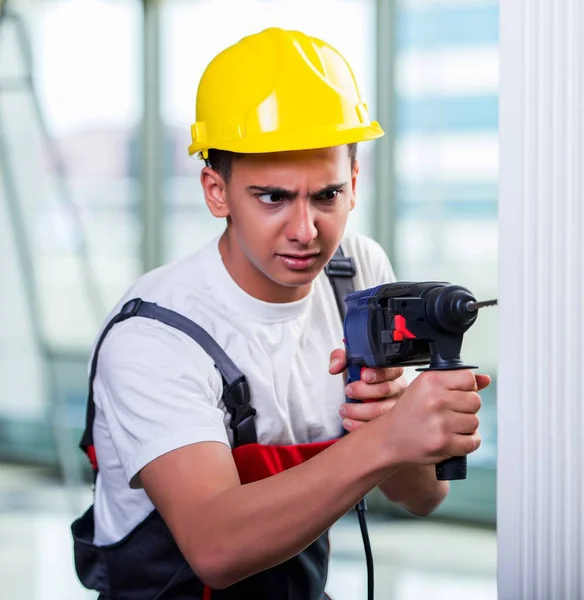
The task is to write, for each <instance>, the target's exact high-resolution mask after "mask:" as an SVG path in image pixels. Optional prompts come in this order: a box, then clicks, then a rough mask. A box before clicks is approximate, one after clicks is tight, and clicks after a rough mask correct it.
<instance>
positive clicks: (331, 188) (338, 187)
mask: <svg viewBox="0 0 584 600" xmlns="http://www.w3.org/2000/svg"><path fill="white" fill-rule="evenodd" d="M344 187H347V182H345V183H331V184H330V185H326V186H325V187H323V188H322V189H321V190H318V192H315V193H314V194H312V197H313V198H317V197H318V196H322V195H323V194H326V193H327V192H336V191H337V190H341V189H343V188H344Z"/></svg>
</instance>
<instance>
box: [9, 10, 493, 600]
mask: <svg viewBox="0 0 584 600" xmlns="http://www.w3.org/2000/svg"><path fill="white" fill-rule="evenodd" d="M0 5H2V10H3V11H4V12H2V17H0V266H1V274H2V292H3V293H2V295H1V299H0V303H1V304H0V306H1V310H0V577H1V579H2V581H7V582H8V586H9V587H8V589H9V590H10V592H9V595H7V596H6V597H7V598H10V599H11V600H25V599H26V600H29V599H34V600H37V598H38V599H40V598H43V600H50V599H52V598H59V599H63V598H71V599H73V598H92V597H95V595H92V594H91V593H90V592H87V591H84V590H83V589H82V588H81V586H80V585H79V584H78V582H77V581H76V578H75V575H74V572H73V566H72V562H71V548H70V542H69V532H68V526H69V523H70V521H71V519H72V518H74V517H75V516H76V515H77V514H78V513H79V511H81V510H83V509H84V508H85V507H86V505H87V504H88V503H89V502H90V501H91V491H90V484H89V479H88V473H89V471H88V465H87V464H86V461H85V459H84V458H83V456H82V455H81V453H80V452H79V451H78V448H77V443H78V440H79V436H80V433H81V430H82V427H83V423H84V412H85V402H86V392H87V382H86V376H87V358H88V355H89V351H90V348H91V344H92V343H93V340H94V336H95V334H96V332H97V329H98V327H99V325H100V323H101V321H102V319H103V318H104V317H105V315H106V313H107V312H108V311H109V309H110V308H111V307H112V305H113V304H114V303H115V302H116V301H117V300H118V298H119V297H120V296H121V294H123V293H124V291H125V290H126V288H127V287H128V286H129V285H130V284H131V283H132V281H133V280H134V279H135V278H137V277H138V276H139V275H140V274H141V273H143V272H144V271H146V270H149V269H151V268H154V267H156V266H158V265H159V264H162V263H163V262H167V261H171V260H175V259H177V258H179V257H182V256H184V255H186V254H188V253H191V252H194V251H196V250H197V249H198V248H200V247H201V246H202V245H203V244H205V243H206V242H207V241H209V240H211V239H212V238H213V237H215V236H217V235H218V234H219V233H220V232H221V230H222V227H223V223H222V222H220V221H217V220H215V219H214V218H213V217H212V216H210V215H209V213H208V211H207V209H206V206H205V204H204V202H203V198H202V194H201V191H200V187H199V181H198V173H199V169H200V167H201V165H200V163H199V162H198V161H194V160H192V159H190V158H189V157H188V155H187V152H186V148H187V146H188V144H189V135H190V133H189V127H190V124H191V123H192V122H193V121H194V115H195V96H196V87H197V83H198V80H199V77H200V75H201V74H202V71H203V69H204V67H205V65H206V64H207V63H208V61H209V60H210V59H211V58H212V57H213V56H214V55H215V54H216V53H217V52H218V51H219V50H221V49H222V48H223V47H225V46H227V45H229V44H231V43H234V42H235V41H237V40H238V39H240V38H241V37H243V36H244V35H246V34H248V33H251V32H254V31H259V30H260V29H263V28H265V27H268V26H273V25H275V26H281V27H285V28H292V29H294V28H296V29H300V30H302V31H305V32H306V33H309V34H312V35H314V36H316V37H320V38H323V39H325V40H327V41H328V42H330V43H331V44H333V45H334V46H336V47H337V48H338V49H339V50H340V51H341V52H342V53H343V54H344V55H345V56H346V58H347V59H348V60H349V62H350V64H351V65H352V67H353V68H354V71H355V74H356V76H357V79H358V80H359V82H360V84H361V89H362V92H363V96H364V97H365V99H366V100H367V102H368V105H369V107H370V109H371V112H372V115H373V116H374V118H377V119H378V120H380V121H381V124H382V126H383V127H384V128H385V129H386V131H387V135H386V136H385V137H384V138H382V139H381V140H378V141H376V142H373V143H367V144H363V145H361V146H360V148H359V159H360V163H361V175H360V178H359V184H358V185H359V188H358V202H357V208H356V209H355V211H354V213H353V214H352V217H351V219H350V224H349V229H350V230H352V231H359V232H362V233H365V234H368V235H371V236H372V237H374V238H375V239H377V240H378V241H380V243H382V244H383V246H384V247H385V248H386V249H387V251H388V253H389V254H390V258H391V260H392V262H393V265H394V269H395V271H396V273H397V275H398V278H400V279H408V280H430V279H433V280H443V281H451V282H453V283H458V284H461V285H465V286H467V287H468V288H470V289H471V290H472V291H473V292H474V293H475V295H476V296H477V297H478V298H491V297H496V295H497V289H496V288H497V185H498V181H497V165H498V73H499V62H498V26H499V24H498V18H499V14H498V3H497V2H496V1H494V0H319V1H318V2H314V1H312V2H309V1H307V0H161V1H158V2H154V1H150V0H143V2H140V1H139V0H115V1H114V0H59V1H55V0H13V1H12V2H8V3H4V4H2V2H1V1H0ZM496 318H497V313H496V310H485V311H483V312H482V313H481V315H480V317H479V319H478V321H477V324H476V325H475V326H474V327H473V328H472V329H471V331H470V332H469V334H468V335H467V337H466V338H465V343H464V347H463V357H464V358H465V359H466V360H467V361H469V362H470V363H473V364H475V365H479V366H480V369H481V370H482V371H483V372H486V373H489V374H490V375H491V376H492V378H493V385H491V386H490V387H489V388H488V389H487V390H485V391H484V392H483V393H482V396H483V409H482V410H481V416H482V419H481V423H482V425H481V432H482V435H483V444H482V446H481V448H480V449H479V451H477V452H476V453H475V454H473V455H472V456H471V457H469V478H468V479H467V480H466V481H464V482H458V483H455V484H453V486H452V492H451V495H450V497H449V498H448V499H447V500H446V501H445V503H444V504H443V505H442V506H441V507H440V509H439V510H438V511H437V512H436V513H435V515H433V516H431V517H427V518H424V519H417V518H411V517H409V516H407V515H405V514H404V513H403V512H402V511H400V510H398V509H397V508H395V507H391V506H389V505H388V504H387V503H386V502H382V501H380V500H379V499H378V498H375V497H373V498H372V503H371V510H370V522H371V525H370V527H371V534H372V538H373V544H374V552H375V554H376V575H377V579H378V590H379V592H378V593H379V594H386V595H380V596H379V597H380V598H395V599H397V600H406V599H410V598H416V599H419V598H422V597H424V598H425V597H428V598H434V599H435V598H442V597H444V598H451V599H452V598H458V597H460V598H463V597H464V598H470V597H472V598H473V599H475V600H477V599H478V600H481V599H482V598H485V599H487V598H495V597H496V574H495V563H496V556H495V552H496V544H495V526H496V523H495V471H496V462H495V459H496V442H497V431H496V420H495V415H496V394H495V390H496V378H497V372H496V364H497V343H496V342H497V340H496V335H495V332H496V328H497V324H496ZM49 543H50V544H56V545H55V546H54V548H55V550H54V551H51V552H47V551H46V547H47V546H46V545H47V544H49ZM364 582H365V563H364V559H363V551H362V545H361V538H360V535H359V532H358V527H357V526H356V525H355V522H354V519H353V518H352V516H351V515H347V517H346V518H345V519H344V520H343V521H342V522H341V523H340V524H339V526H338V527H337V526H335V528H334V531H333V562H332V566H331V576H330V583H329V587H330V593H331V595H333V597H334V598H335V599H336V600H343V598H347V599H348V598H358V597H364V590H365V587H364Z"/></svg>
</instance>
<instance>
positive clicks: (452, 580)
mask: <svg viewBox="0 0 584 600" xmlns="http://www.w3.org/2000/svg"><path fill="white" fill-rule="evenodd" d="M89 500H90V494H89V493H88V491H87V490H85V491H82V492H78V493H77V492H76V493H74V494H72V495H67V494H66V493H65V491H64V490H63V488H61V487H60V486H59V485H58V484H57V483H55V481H54V480H53V479H51V478H50V477H48V476H47V475H46V474H45V473H44V472H43V471H42V470H36V469H30V468H26V469H24V468H20V467H11V466H10V467H7V466H2V467H0V582H1V583H0V598H1V599H2V600H88V599H95V597H96V594H95V593H91V592H88V591H86V590H84V589H83V588H82V587H81V586H80V585H79V583H78V582H77V580H76V578H75V576H74V572H73V566H72V556H71V542H70V536H69V524H70V522H71V516H72V515H74V514H76V512H78V511H80V510H81V509H82V508H84V507H85V505H86V503H87V502H89ZM75 505H76V506H75ZM369 533H370V536H371V543H372V547H373V553H374V558H375V588H376V594H375V598H376V600H459V599H460V600H495V599H496V597H497V596H496V554H495V553H496V542H495V533H494V532H493V531H490V530H485V529H472V528H468V527H463V526H455V525H449V524H444V523H436V522H433V521H429V520H405V521H404V520H397V521H379V520H378V519H374V518H373V517H370V518H369ZM331 542H332V550H333V558H332V562H331V571H330V579H329V586H328V589H329V593H330V594H331V596H332V597H333V598H334V600H360V599H363V600H364V599H365V598H366V569H365V560H364V557H363V547H362V542H361V537H360V532H359V528H358V526H357V523H356V521H355V518H354V516H353V515H352V514H351V515H349V516H348V517H346V518H345V519H343V520H342V521H341V522H340V523H339V524H337V525H336V526H335V527H334V528H333V530H332V533H331Z"/></svg>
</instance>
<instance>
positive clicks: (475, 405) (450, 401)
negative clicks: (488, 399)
mask: <svg viewBox="0 0 584 600" xmlns="http://www.w3.org/2000/svg"><path fill="white" fill-rule="evenodd" d="M481 406H482V399H481V397H480V395H479V394H478V393H477V392H450V393H449V394H448V398H447V399H446V401H445V403H444V407H445V408H448V409H450V410H452V411H455V412H457V413H477V412H479V410H480V409H481Z"/></svg>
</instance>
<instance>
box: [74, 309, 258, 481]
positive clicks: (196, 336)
mask: <svg viewBox="0 0 584 600" xmlns="http://www.w3.org/2000/svg"><path fill="white" fill-rule="evenodd" d="M132 317H144V318H146V319H153V320H156V321H160V322H161V323H164V324H166V325H168V326H170V327H174V328H175V329H178V330H179V331H182V332H183V333H184V334H186V335H188V336H189V337H190V338H192V339H193V340H194V341H195V342H197V344H199V345H200V346H201V347H202V348H203V350H205V352H207V354H209V356H210V357H211V358H212V359H213V361H214V363H215V366H216V367H217V370H218V371H219V373H220V374H221V377H222V379H223V401H224V403H225V407H226V408H227V410H228V411H229V413H230V415H231V420H230V423H229V425H230V427H231V429H232V430H233V441H234V446H240V445H243V444H253V443H255V442H257V436H256V430H255V423H254V419H253V417H254V415H255V414H256V411H255V409H254V408H253V407H252V406H251V403H250V395H249V387H248V384H247V380H246V378H245V375H244V374H243V373H242V372H241V371H240V370H239V368H238V367H237V365H236V364H235V363H234V362H233V361H232V360H231V359H230V358H229V357H228V356H227V354H225V352H224V350H223V349H222V348H221V347H220V346H219V344H217V342H216V341H215V340H214V339H213V338H212V337H211V336H210V335H209V334H208V333H207V332H206V331H205V330H204V329H203V328H202V327H200V326H199V325H197V324H196V323H194V322H193V321H191V320H190V319H187V318H186V317H184V316H183V315H181V314H179V313H177V312H175V311H172V310H170V309H168V308H164V307H162V306H158V305H157V304H154V303H152V302H145V301H143V300H141V299H140V298H134V299H132V300H129V301H128V302H126V303H125V304H124V306H123V307H122V309H121V310H120V312H119V313H118V314H117V315H116V316H115V317H113V318H112V319H111V320H110V321H109V323H108V324H107V326H106V327H105V328H104V330H103V332H102V334H101V336H100V338H99V340H98V342H97V344H96V347H95V350H94V353H93V359H92V362H91V371H90V377H89V393H88V401H87V412H86V418H85V431H84V432H83V436H82V438H81V443H80V447H81V449H82V450H83V451H84V452H85V453H86V454H87V456H88V458H89V460H90V462H91V465H92V467H93V469H94V471H95V472H97V468H98V465H97V460H96V457H95V450H94V446H93V421H94V419H95V403H94V401H93V381H94V379H95V374H96V372H97V361H98V357H99V351H100V349H101V346H102V344H103V341H104V340H105V337H106V336H107V334H108V333H109V332H110V330H111V329H112V327H113V326H114V325H116V324H117V323H121V322H122V321H125V320H127V319H129V318H132Z"/></svg>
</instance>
